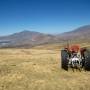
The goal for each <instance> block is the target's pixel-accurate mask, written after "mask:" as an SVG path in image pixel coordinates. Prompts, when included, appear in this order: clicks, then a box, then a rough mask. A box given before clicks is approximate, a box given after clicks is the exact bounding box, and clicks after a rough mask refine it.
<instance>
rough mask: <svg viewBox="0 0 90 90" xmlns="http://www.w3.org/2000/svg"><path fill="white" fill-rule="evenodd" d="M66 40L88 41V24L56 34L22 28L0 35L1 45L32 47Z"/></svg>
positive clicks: (89, 36) (89, 34) (89, 30)
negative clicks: (6, 34) (19, 30)
mask: <svg viewBox="0 0 90 90" xmlns="http://www.w3.org/2000/svg"><path fill="white" fill-rule="evenodd" d="M66 40H70V41H72V42H73V41H74V42H90V25H86V26H82V27H80V28H77V29H75V30H73V31H70V32H65V33H62V34H58V35H51V34H44V33H39V32H34V31H27V30H24V31H22V32H18V33H14V34H12V35H8V36H1V37H0V46H1V47H32V46H36V45H40V44H47V43H50V44H51V43H60V42H63V41H66Z"/></svg>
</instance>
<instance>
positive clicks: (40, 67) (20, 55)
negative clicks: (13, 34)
mask: <svg viewBox="0 0 90 90" xmlns="http://www.w3.org/2000/svg"><path fill="white" fill-rule="evenodd" d="M0 90H90V72H84V71H82V72H79V71H77V72H74V73H73V71H71V70H70V71H68V72H67V71H64V70H62V69H61V68H60V51H59V50H44V49H0Z"/></svg>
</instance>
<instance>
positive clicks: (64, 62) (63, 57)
mask: <svg viewBox="0 0 90 90" xmlns="http://www.w3.org/2000/svg"><path fill="white" fill-rule="evenodd" d="M68 57H69V55H68V52H67V51H66V50H62V51H61V68H62V69H64V70H67V71H68Z"/></svg>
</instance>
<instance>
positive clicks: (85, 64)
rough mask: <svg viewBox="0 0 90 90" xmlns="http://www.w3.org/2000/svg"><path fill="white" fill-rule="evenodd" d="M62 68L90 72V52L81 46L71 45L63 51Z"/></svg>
mask: <svg viewBox="0 0 90 90" xmlns="http://www.w3.org/2000/svg"><path fill="white" fill-rule="evenodd" d="M61 68H62V69H64V70H66V71H68V69H69V68H72V69H73V70H74V69H79V70H80V71H81V70H85V71H90V50H89V49H87V48H86V47H83V48H80V46H79V45H71V46H69V45H68V46H67V47H64V49H63V50H61Z"/></svg>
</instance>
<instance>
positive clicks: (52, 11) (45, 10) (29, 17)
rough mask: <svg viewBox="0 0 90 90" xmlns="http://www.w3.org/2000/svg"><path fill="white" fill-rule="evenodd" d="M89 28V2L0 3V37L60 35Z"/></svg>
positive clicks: (6, 0)
mask: <svg viewBox="0 0 90 90" xmlns="http://www.w3.org/2000/svg"><path fill="white" fill-rule="evenodd" d="M88 24H90V0H0V35H6V34H12V33H15V32H20V31H23V30H31V31H38V32H42V33H52V34H54V33H55V34H56V33H62V32H67V31H70V30H73V29H75V28H77V27H80V26H83V25H88Z"/></svg>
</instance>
